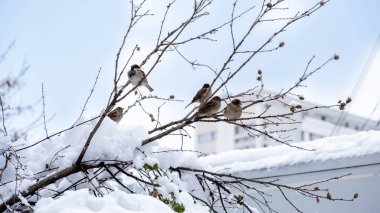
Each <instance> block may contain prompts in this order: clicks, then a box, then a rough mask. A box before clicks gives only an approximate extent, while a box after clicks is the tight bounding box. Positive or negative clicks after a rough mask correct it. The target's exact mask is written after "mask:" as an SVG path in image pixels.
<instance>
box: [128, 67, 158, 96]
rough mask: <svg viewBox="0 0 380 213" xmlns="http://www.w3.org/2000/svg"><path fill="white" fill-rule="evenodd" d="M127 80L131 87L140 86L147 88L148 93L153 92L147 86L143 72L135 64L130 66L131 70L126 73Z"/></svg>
mask: <svg viewBox="0 0 380 213" xmlns="http://www.w3.org/2000/svg"><path fill="white" fill-rule="evenodd" d="M128 80H129V81H130V82H131V84H132V86H137V85H138V84H140V85H142V86H145V87H146V88H148V90H149V91H150V92H152V91H153V88H152V87H150V86H149V84H148V80H147V79H146V76H145V73H144V71H142V70H141V69H140V67H139V65H137V64H134V65H132V66H131V70H129V71H128ZM140 85H139V86H140Z"/></svg>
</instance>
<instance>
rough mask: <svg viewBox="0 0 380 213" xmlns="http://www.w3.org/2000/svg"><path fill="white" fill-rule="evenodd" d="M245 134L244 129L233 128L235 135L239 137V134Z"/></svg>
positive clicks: (239, 127)
mask: <svg viewBox="0 0 380 213" xmlns="http://www.w3.org/2000/svg"><path fill="white" fill-rule="evenodd" d="M243 132H245V129H244V128H243V127H241V126H235V135H239V134H241V133H243Z"/></svg>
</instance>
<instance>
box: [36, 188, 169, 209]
mask: <svg viewBox="0 0 380 213" xmlns="http://www.w3.org/2000/svg"><path fill="white" fill-rule="evenodd" d="M34 210H35V212H36V213H51V212H54V213H90V212H98V213H109V212H112V213H136V212H145V213H153V212H173V211H172V210H171V208H170V207H169V206H167V205H166V204H165V203H163V202H162V201H160V200H158V199H156V198H153V197H151V196H147V195H140V194H128V193H125V192H123V191H119V190H116V191H114V192H111V193H110V194H107V195H105V196H104V197H94V196H92V195H90V194H89V192H88V189H81V190H78V191H67V192H65V193H64V194H63V196H61V197H60V198H59V199H56V200H54V199H52V198H43V199H41V200H39V201H38V202H37V204H36V206H35V209H34Z"/></svg>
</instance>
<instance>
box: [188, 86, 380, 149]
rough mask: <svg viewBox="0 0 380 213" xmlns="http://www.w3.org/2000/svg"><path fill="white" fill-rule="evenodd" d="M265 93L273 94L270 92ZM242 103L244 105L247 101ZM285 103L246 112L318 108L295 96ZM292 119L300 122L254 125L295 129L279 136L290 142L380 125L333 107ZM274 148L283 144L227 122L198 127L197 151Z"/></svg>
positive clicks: (265, 127) (276, 103)
mask: <svg viewBox="0 0 380 213" xmlns="http://www.w3.org/2000/svg"><path fill="white" fill-rule="evenodd" d="M265 93H266V94H270V93H269V92H265ZM242 101H243V102H244V100H242ZM281 102H283V103H281ZM281 102H279V101H273V102H270V103H267V104H256V105H254V106H253V107H250V108H248V109H247V110H245V113H257V114H260V113H261V112H263V111H264V110H265V109H266V108H267V107H268V106H269V105H271V106H270V108H269V110H268V111H267V113H268V114H271V115H276V114H280V113H288V112H290V111H289V106H287V105H286V104H285V103H287V104H293V105H294V104H301V105H302V107H303V109H306V108H310V107H314V106H317V104H313V103H310V102H307V101H301V100H299V99H296V98H293V97H286V98H284V99H281ZM222 108H224V106H222ZM243 116H244V115H243ZM342 118H343V119H342ZM292 119H294V120H296V121H298V122H299V123H298V124H291V125H280V126H277V127H276V126H273V125H270V126H265V124H264V123H263V121H262V120H258V121H256V123H254V124H259V125H260V124H262V126H259V127H257V128H258V129H260V130H262V131H265V130H266V131H273V130H274V131H275V130H281V129H288V130H291V129H294V130H292V131H290V132H285V133H278V134H277V135H278V137H281V138H283V139H285V140H289V143H294V142H301V141H309V140H315V139H319V138H324V137H328V136H334V135H348V134H353V133H356V132H359V131H365V130H372V129H376V128H377V123H376V122H375V121H373V120H369V119H367V118H363V117H359V116H356V115H353V114H348V113H344V115H343V116H342V111H340V110H338V109H332V108H321V109H315V110H310V111H305V112H300V113H296V114H294V115H293V116H292ZM250 124H252V123H250ZM273 145H279V143H277V142H275V141H273V140H272V139H270V138H268V137H267V136H259V137H255V136H251V135H248V133H247V131H246V130H244V129H243V128H241V127H238V126H235V125H231V124H228V123H225V122H215V123H214V122H198V123H197V125H196V128H195V145H194V146H195V150H197V151H201V152H204V153H207V154H213V153H220V152H224V151H229V150H234V149H246V148H257V147H267V146H273Z"/></svg>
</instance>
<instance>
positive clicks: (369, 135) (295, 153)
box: [201, 131, 380, 173]
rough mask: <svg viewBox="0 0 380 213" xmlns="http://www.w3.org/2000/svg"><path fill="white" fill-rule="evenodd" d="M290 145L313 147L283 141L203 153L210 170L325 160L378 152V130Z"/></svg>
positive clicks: (237, 170)
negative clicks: (274, 144) (214, 153)
mask: <svg viewBox="0 0 380 213" xmlns="http://www.w3.org/2000/svg"><path fill="white" fill-rule="evenodd" d="M292 145H295V146H299V147H303V148H306V149H315V151H305V150H300V149H296V148H292V147H289V146H286V145H279V146H273V147H269V148H256V149H246V150H234V151H230V152H225V153H220V154H216V155H210V156H207V157H203V158H202V159H201V160H202V161H203V162H204V163H205V164H210V165H211V166H213V170H214V171H222V170H224V171H226V172H231V173H234V172H242V171H248V170H260V169H271V168H275V167H283V166H288V165H296V164H300V163H310V162H313V161H326V160H333V159H341V158H351V157H358V156H364V155H371V154H380V132H379V131H369V132H361V133H358V134H355V135H347V136H336V137H329V138H324V139H319V140H315V141H309V142H303V143H294V144H292Z"/></svg>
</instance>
